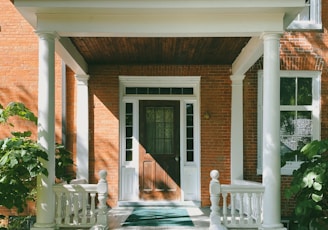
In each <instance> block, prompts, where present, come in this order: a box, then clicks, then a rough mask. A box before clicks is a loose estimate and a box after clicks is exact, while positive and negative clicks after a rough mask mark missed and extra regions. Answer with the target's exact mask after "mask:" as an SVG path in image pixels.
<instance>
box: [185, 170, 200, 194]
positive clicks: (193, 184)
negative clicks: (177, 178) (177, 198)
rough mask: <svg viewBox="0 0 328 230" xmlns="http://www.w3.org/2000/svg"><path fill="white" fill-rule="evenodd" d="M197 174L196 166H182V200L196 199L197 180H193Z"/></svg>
mask: <svg viewBox="0 0 328 230" xmlns="http://www.w3.org/2000/svg"><path fill="white" fill-rule="evenodd" d="M197 176H198V168H197V167H196V166H184V167H183V174H182V181H183V186H182V187H183V193H184V200H197V199H198V192H197V191H198V189H199V184H198V180H195V178H197Z"/></svg>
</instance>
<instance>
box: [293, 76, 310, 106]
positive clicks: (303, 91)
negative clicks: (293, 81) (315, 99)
mask: <svg viewBox="0 0 328 230" xmlns="http://www.w3.org/2000/svg"><path fill="white" fill-rule="evenodd" d="M297 104H298V105H312V79H311V78H298V82H297Z"/></svg>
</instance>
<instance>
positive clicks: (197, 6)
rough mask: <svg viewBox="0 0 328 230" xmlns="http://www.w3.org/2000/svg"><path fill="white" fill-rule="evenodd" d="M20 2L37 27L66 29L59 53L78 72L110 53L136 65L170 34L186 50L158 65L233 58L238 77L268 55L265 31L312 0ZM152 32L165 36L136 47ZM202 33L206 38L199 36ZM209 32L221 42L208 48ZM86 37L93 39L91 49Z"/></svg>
mask: <svg viewBox="0 0 328 230" xmlns="http://www.w3.org/2000/svg"><path fill="white" fill-rule="evenodd" d="M14 4H15V6H16V8H17V9H18V10H19V11H20V13H21V14H22V15H23V16H24V18H25V19H26V20H27V21H28V22H29V23H30V24H31V25H32V26H33V28H34V29H35V30H36V31H40V32H55V33H56V34H57V35H58V39H57V41H56V52H57V53H58V54H59V55H60V56H61V58H62V59H63V60H64V62H65V63H66V64H67V65H68V66H70V67H71V68H72V69H73V71H75V73H76V74H87V73H88V65H89V64H96V63H97V60H99V57H105V58H102V59H103V63H101V64H113V60H121V62H117V63H114V64H131V63H132V64H133V63H134V62H133V61H132V60H131V57H133V56H134V57H135V56H137V57H139V58H138V59H140V60H142V59H143V57H144V56H145V55H144V54H145V53H143V52H145V50H147V53H151V52H152V51H153V52H154V53H155V50H156V49H157V50H158V49H160V45H161V41H162V40H161V39H167V40H169V41H170V42H173V43H174V45H173V46H176V45H182V44H184V45H185V49H179V50H171V49H169V50H166V52H165V53H166V54H165V55H167V56H166V58H163V57H161V58H158V60H157V62H158V63H155V64H161V63H163V64H168V63H169V64H213V63H214V64H228V65H231V66H232V75H237V76H238V75H243V74H245V72H246V71H247V70H248V69H249V68H250V67H251V66H252V65H253V64H254V63H255V62H256V61H257V60H258V58H259V57H261V55H262V54H263V44H262V41H261V39H260V36H261V35H262V34H263V33H264V32H274V33H282V32H283V31H284V29H285V28H286V27H287V26H288V25H289V24H290V22H291V21H292V20H293V19H294V18H295V16H296V15H297V14H298V13H299V12H300V11H301V10H302V8H303V7H304V6H305V1H304V0H288V1H286V0H276V1H272V0H248V1H245V0H188V1H187V0H92V1H89V0H47V1H45V0H15V1H14ZM102 38H113V39H116V40H118V43H116V44H118V45H116V47H114V48H113V49H108V46H110V44H108V43H110V42H109V41H106V42H104V40H102ZM123 38H125V39H127V40H124V42H125V43H124V44H125V46H123V45H119V44H121V43H120V41H121V42H122V41H123ZM146 38H148V39H150V38H151V39H160V40H159V41H157V42H154V44H155V45H149V46H151V47H150V48H149V49H144V51H142V50H143V49H138V50H137V51H134V53H131V47H133V46H136V45H138V44H136V41H137V42H138V43H139V42H140V43H139V44H141V43H142V42H144V41H143V39H146ZM177 38H181V39H182V40H183V41H182V42H180V43H179V44H178V43H177V41H176V40H174V39H177ZM184 38H186V39H184ZM201 38H204V41H203V42H202V41H199V39H201ZM205 38H207V40H206V39H205ZM208 38H212V40H211V42H213V45H208V46H204V44H203V43H204V42H208ZM120 39H121V40H120ZM133 39H134V40H133ZM188 39H189V40H188ZM190 39H191V40H190ZM192 39H194V40H192ZM197 39H198V40H197ZM196 40H197V42H195V41H196ZM85 41H87V42H90V46H89V47H88V46H85V44H84V42H85ZM110 41H112V40H110ZM227 41H229V42H227ZM186 42H187V43H186ZM83 44H84V45H83ZM91 44H93V45H91ZM142 44H144V43H142ZM106 46H107V48H106ZM190 46H197V47H192V48H191V47H190ZM86 47H87V48H86ZM95 47H98V49H95ZM199 49H203V50H204V51H203V52H202V53H201V54H202V58H201V59H199V60H198V61H195V60H191V59H193V58H195V55H187V56H186V58H185V59H183V60H182V61H181V60H180V61H179V62H177V61H176V60H175V59H176V57H179V56H180V55H183V52H195V50H199ZM109 51H110V52H109ZM106 52H107V53H106ZM170 52H171V53H170ZM168 53H170V54H168ZM197 54H198V55H199V53H197ZM227 54H231V55H230V56H229V55H227ZM119 55H120V56H119ZM161 55H164V54H160V55H159V56H161ZM97 57H98V58H97ZM122 57H123V58H122ZM222 57H227V58H222ZM153 58H154V59H155V58H156V57H153ZM106 60H108V62H106ZM148 60H149V59H148ZM164 60H165V61H164ZM167 60H171V61H167ZM146 61H147V60H143V62H139V63H138V62H135V64H141V63H144V62H146ZM152 64H154V63H152Z"/></svg>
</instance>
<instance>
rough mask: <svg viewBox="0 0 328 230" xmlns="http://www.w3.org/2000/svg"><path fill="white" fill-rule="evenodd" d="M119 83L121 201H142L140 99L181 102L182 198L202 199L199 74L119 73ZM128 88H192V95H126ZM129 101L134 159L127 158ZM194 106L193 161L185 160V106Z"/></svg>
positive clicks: (187, 199) (186, 199) (183, 199)
mask: <svg viewBox="0 0 328 230" xmlns="http://www.w3.org/2000/svg"><path fill="white" fill-rule="evenodd" d="M119 82H120V98H119V100H120V173H119V176H120V178H119V188H120V189H119V201H139V177H138V174H139V151H138V144H139V142H138V140H139V124H138V123H139V100H178V101H180V130H181V132H180V154H181V161H180V164H181V165H180V175H181V178H180V181H181V201H189V200H192V201H200V115H199V114H200V103H199V102H200V77H198V76H190V77H175V76H165V77H156V76H151V77H144V76H140V77H139V76H119ZM126 87H160V88H163V87H164V88H165V87H171V88H176V87H181V88H193V94H192V95H190V94H188V95H182V94H179V95H160V94H157V95H153V94H152V95H150V94H133V95H131V94H128V95H127V94H125V88H126ZM126 103H131V105H132V108H133V119H132V121H133V122H132V123H133V128H132V134H133V137H132V141H133V148H132V152H133V153H132V160H129V161H127V160H126V146H125V143H126V142H125V140H126V132H125V130H126V117H125V116H126V111H125V105H126ZM187 104H193V108H194V130H193V131H194V160H193V161H192V162H190V161H189V162H187V159H186V157H185V156H186V141H183V140H186V105H187Z"/></svg>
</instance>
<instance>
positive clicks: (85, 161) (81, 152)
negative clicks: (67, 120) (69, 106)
mask: <svg viewBox="0 0 328 230" xmlns="http://www.w3.org/2000/svg"><path fill="white" fill-rule="evenodd" d="M75 77H76V79H77V118H76V120H77V122H76V123H77V124H76V129H77V135H76V145H77V147H76V148H77V155H76V166H77V167H76V168H77V170H76V171H77V172H76V176H77V178H78V179H86V180H87V181H89V90H88V80H89V78H90V77H89V75H76V76H75Z"/></svg>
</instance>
